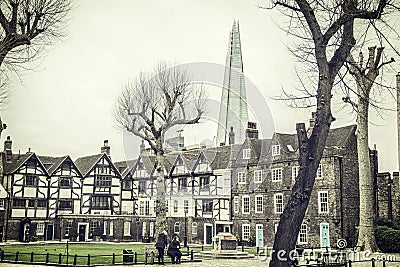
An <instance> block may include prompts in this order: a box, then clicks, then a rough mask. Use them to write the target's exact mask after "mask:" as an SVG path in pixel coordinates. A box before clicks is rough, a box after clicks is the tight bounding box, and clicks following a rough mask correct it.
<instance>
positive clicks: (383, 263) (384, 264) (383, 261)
mask: <svg viewBox="0 0 400 267" xmlns="http://www.w3.org/2000/svg"><path fill="white" fill-rule="evenodd" d="M382 267H386V260H385V259H383V260H382Z"/></svg>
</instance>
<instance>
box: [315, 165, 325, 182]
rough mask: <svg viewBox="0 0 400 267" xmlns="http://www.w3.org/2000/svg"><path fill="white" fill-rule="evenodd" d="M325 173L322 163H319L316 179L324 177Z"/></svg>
mask: <svg viewBox="0 0 400 267" xmlns="http://www.w3.org/2000/svg"><path fill="white" fill-rule="evenodd" d="M322 178H323V174H322V164H319V166H318V169H317V175H316V176H315V179H322Z"/></svg>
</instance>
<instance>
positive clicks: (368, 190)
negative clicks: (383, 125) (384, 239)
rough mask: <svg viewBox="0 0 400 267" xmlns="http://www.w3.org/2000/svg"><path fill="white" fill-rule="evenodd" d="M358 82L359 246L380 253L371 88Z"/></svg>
mask: <svg viewBox="0 0 400 267" xmlns="http://www.w3.org/2000/svg"><path fill="white" fill-rule="evenodd" d="M365 83H367V82H365V81H364V82H363V81H357V93H358V105H357V108H358V112H357V152H358V174H359V188H360V223H359V228H358V241H357V246H358V247H359V249H361V250H369V251H372V252H375V251H378V246H377V244H376V241H375V232H374V221H375V214H374V208H373V207H374V194H373V192H374V184H373V177H372V172H371V161H370V151H369V146H368V105H369V92H370V89H371V86H372V85H371V86H368V85H365Z"/></svg>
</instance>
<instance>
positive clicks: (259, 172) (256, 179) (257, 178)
mask: <svg viewBox="0 0 400 267" xmlns="http://www.w3.org/2000/svg"><path fill="white" fill-rule="evenodd" d="M254 182H255V183H261V182H262V170H256V171H254Z"/></svg>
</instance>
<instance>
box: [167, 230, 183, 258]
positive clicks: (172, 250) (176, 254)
mask: <svg viewBox="0 0 400 267" xmlns="http://www.w3.org/2000/svg"><path fill="white" fill-rule="evenodd" d="M167 254H168V256H170V257H171V262H172V264H175V263H176V264H179V263H181V256H182V253H181V251H180V242H179V237H178V236H177V235H176V236H174V238H173V239H172V241H171V243H169V246H168V252H167Z"/></svg>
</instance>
